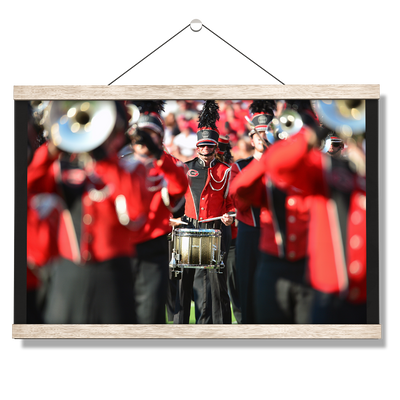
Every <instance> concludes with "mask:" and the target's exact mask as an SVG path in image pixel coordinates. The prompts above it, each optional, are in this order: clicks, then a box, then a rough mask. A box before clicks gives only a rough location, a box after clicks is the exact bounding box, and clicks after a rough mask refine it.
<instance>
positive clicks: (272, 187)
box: [230, 116, 315, 324]
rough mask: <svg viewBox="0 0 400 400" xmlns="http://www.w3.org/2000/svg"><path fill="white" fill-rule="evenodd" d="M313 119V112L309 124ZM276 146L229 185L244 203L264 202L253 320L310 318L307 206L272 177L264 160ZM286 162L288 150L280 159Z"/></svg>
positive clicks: (305, 320)
mask: <svg viewBox="0 0 400 400" xmlns="http://www.w3.org/2000/svg"><path fill="white" fill-rule="evenodd" d="M313 121H314V120H313V118H312V117H311V116H310V119H309V121H308V123H310V124H315V122H313ZM276 145H277V144H273V145H272V146H270V147H269V149H268V151H267V152H265V153H264V154H263V156H262V157H261V158H260V160H259V161H258V162H254V161H253V162H252V163H251V164H250V165H248V166H247V167H246V169H245V170H244V171H243V172H242V173H240V174H239V175H238V176H237V177H236V179H235V180H234V182H232V184H231V188H230V191H231V193H235V194H236V196H237V197H238V198H239V199H240V200H241V201H243V202H244V203H247V204H250V205H254V206H256V207H262V210H261V213H260V224H261V230H260V240H259V249H260V257H259V260H258V263H257V267H256V271H255V273H254V322H255V323H261V324H271V323H273V324H280V323H282V324H283V323H309V322H310V319H311V308H312V290H311V288H310V287H309V285H308V284H307V282H306V279H305V272H306V249H307V232H308V223H309V208H308V205H307V202H306V200H305V199H304V197H303V196H302V194H301V192H300V191H299V190H298V189H297V188H295V187H294V186H290V185H286V186H285V185H280V184H277V183H276V182H275V181H274V182H272V181H271V178H270V177H269V170H268V169H267V168H266V164H265V163H266V160H267V159H268V155H269V153H270V151H271V150H272V149H273V148H274V146H276ZM286 161H287V155H284V156H283V160H282V162H283V163H284V162H286ZM239 229H240V228H239Z"/></svg>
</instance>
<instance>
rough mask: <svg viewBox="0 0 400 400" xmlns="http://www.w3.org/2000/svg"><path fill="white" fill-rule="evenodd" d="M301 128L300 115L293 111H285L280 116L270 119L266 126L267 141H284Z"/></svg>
mask: <svg viewBox="0 0 400 400" xmlns="http://www.w3.org/2000/svg"><path fill="white" fill-rule="evenodd" d="M302 127H303V120H302V118H301V116H300V114H299V113H298V112H297V111H295V110H293V109H288V110H285V111H283V112H282V114H281V115H279V116H275V117H274V118H272V121H271V122H270V123H269V125H268V131H267V139H268V141H269V142H270V143H274V142H275V140H277V139H279V140H286V139H287V138H288V137H289V136H292V135H295V134H296V133H298V132H299V131H300V129H301V128H302Z"/></svg>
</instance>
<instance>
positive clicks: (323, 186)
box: [267, 133, 366, 323]
mask: <svg viewBox="0 0 400 400" xmlns="http://www.w3.org/2000/svg"><path fill="white" fill-rule="evenodd" d="M283 154H285V156H284V157H285V160H287V161H286V162H282V158H281V157H282V156H283ZM267 168H268V170H269V172H270V174H271V176H272V178H273V179H274V180H275V181H277V182H281V183H282V184H286V185H287V184H294V185H295V186H296V187H298V188H300V189H301V190H302V191H303V194H304V196H308V197H306V199H307V201H309V203H310V228H309V233H308V249H307V255H308V276H309V281H310V283H311V285H312V286H313V288H315V289H316V290H318V291H319V295H318V297H317V300H318V301H316V303H315V312H314V321H313V322H315V323H325V322H328V323H329V322H330V323H366V193H365V178H364V177H363V176H360V175H359V174H357V173H355V172H354V170H353V169H352V168H351V165H350V163H349V162H348V161H347V160H345V159H334V158H332V157H329V156H326V155H325V154H322V153H321V152H320V151H318V150H316V149H313V150H311V151H309V148H308V143H307V139H306V137H305V136H304V134H303V133H299V134H298V135H295V136H293V137H292V138H290V139H288V140H287V142H286V143H279V146H276V147H275V148H274V149H273V151H271V154H270V158H269V159H268V160H267ZM329 301H330V302H331V305H332V307H331V309H330V310H329V311H328V312H327V311H326V310H324V311H325V312H321V310H320V305H319V303H322V302H325V303H327V302H329Z"/></svg>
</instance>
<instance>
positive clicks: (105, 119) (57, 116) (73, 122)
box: [44, 100, 117, 153]
mask: <svg viewBox="0 0 400 400" xmlns="http://www.w3.org/2000/svg"><path fill="white" fill-rule="evenodd" d="M49 107H50V111H49V115H48V117H47V118H46V120H45V121H44V125H45V128H46V130H48V132H49V134H50V140H52V142H53V143H54V145H55V146H57V147H58V148H59V149H60V150H64V151H66V152H69V153H84V152H88V151H91V150H94V149H95V148H96V147H98V146H100V145H101V144H102V143H104V141H105V140H106V139H107V138H108V136H109V135H110V134H111V132H112V131H113V129H114V126H115V123H116V120H117V107H116V104H115V102H114V101H63V100H57V101H52V102H51V104H50V106H49Z"/></svg>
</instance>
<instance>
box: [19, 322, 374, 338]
mask: <svg viewBox="0 0 400 400" xmlns="http://www.w3.org/2000/svg"><path fill="white" fill-rule="evenodd" d="M12 337H13V338H14V339H112V338H114V339H115V338H117V339H381V325H207V326H205V325H203V326H201V325H28V324H26V325H16V324H15V325H13V327H12Z"/></svg>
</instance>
